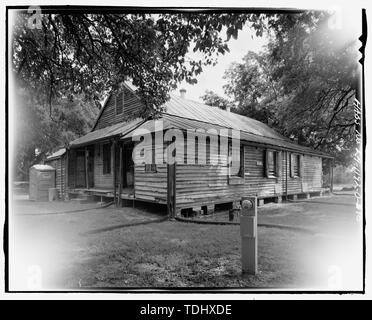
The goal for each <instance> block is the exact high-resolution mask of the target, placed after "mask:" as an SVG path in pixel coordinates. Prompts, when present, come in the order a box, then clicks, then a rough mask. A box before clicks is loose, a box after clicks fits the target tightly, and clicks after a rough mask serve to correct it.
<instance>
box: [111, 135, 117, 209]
mask: <svg viewBox="0 0 372 320" xmlns="http://www.w3.org/2000/svg"><path fill="white" fill-rule="evenodd" d="M115 151H116V140H114V141H113V143H112V148H111V157H112V166H113V168H112V174H113V179H112V180H113V189H114V204H116V152H115Z"/></svg>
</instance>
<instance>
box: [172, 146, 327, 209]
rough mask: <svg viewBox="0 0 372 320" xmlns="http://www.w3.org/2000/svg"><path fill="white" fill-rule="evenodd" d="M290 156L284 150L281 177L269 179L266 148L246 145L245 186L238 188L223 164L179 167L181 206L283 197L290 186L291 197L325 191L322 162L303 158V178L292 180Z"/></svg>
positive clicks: (178, 192) (178, 178)
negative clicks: (250, 197)
mask: <svg viewBox="0 0 372 320" xmlns="http://www.w3.org/2000/svg"><path fill="white" fill-rule="evenodd" d="M289 154H290V153H288V152H284V151H281V166H280V173H279V175H278V177H276V178H267V177H266V176H265V149H264V148H259V147H252V146H245V147H244V171H245V177H244V183H243V184H236V185H235V184H230V183H229V177H228V175H227V173H226V172H227V171H226V167H223V166H221V165H188V164H182V165H180V164H177V178H176V184H177V185H176V190H177V207H187V206H191V207H192V206H193V205H207V204H208V203H213V202H216V203H217V202H222V201H226V202H229V201H233V200H236V199H240V198H241V197H242V196H248V195H256V196H258V197H274V196H281V195H285V193H286V184H287V188H288V194H298V193H303V192H315V191H319V190H320V189H321V177H322V159H321V158H319V157H315V156H307V155H305V156H303V158H302V166H303V168H302V175H301V176H300V177H293V178H292V177H290V167H289V166H290V162H289ZM286 156H287V157H288V161H286ZM286 164H287V170H286ZM236 179H239V178H236Z"/></svg>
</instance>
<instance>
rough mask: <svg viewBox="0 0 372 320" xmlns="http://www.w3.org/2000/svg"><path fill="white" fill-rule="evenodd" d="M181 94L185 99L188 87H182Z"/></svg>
mask: <svg viewBox="0 0 372 320" xmlns="http://www.w3.org/2000/svg"><path fill="white" fill-rule="evenodd" d="M180 96H181V98H182V99H185V96H186V89H183V88H182V89H181V90H180Z"/></svg>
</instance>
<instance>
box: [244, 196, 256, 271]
mask: <svg viewBox="0 0 372 320" xmlns="http://www.w3.org/2000/svg"><path fill="white" fill-rule="evenodd" d="M240 235H241V237H242V271H243V273H247V274H256V273H257V198H256V197H246V198H243V199H242V212H241V216H240Z"/></svg>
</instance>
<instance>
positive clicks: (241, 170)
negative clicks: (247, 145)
mask: <svg viewBox="0 0 372 320" xmlns="http://www.w3.org/2000/svg"><path fill="white" fill-rule="evenodd" d="M228 153H229V156H228V159H229V167H230V168H231V167H232V143H231V141H229V151H228ZM230 176H231V174H230ZM234 176H238V177H242V178H244V146H243V145H240V150H239V171H238V172H237V173H236V174H234Z"/></svg>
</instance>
